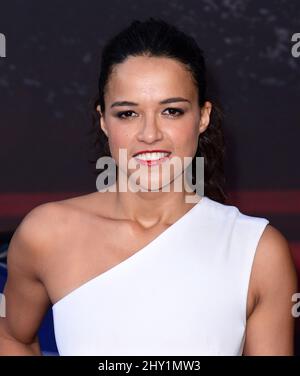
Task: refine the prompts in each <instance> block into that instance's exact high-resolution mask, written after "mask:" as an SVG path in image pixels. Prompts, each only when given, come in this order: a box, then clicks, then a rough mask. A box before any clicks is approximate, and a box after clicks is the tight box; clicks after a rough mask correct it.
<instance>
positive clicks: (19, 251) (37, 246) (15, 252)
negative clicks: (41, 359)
mask: <svg viewBox="0 0 300 376" xmlns="http://www.w3.org/2000/svg"><path fill="white" fill-rule="evenodd" d="M47 211H49V208H48V205H45V204H44V205H41V206H39V207H37V208H35V209H33V210H32V211H31V212H30V213H29V214H27V216H26V217H25V218H24V219H23V221H22V222H21V224H20V225H19V226H18V228H17V230H16V231H15V233H14V235H13V237H12V239H11V241H10V244H9V248H8V258H7V267H8V277H7V281H6V285H5V288H4V295H5V300H6V313H5V318H1V335H2V336H4V337H7V338H12V339H15V340H17V341H19V342H21V343H23V344H28V345H29V344H33V343H36V342H37V331H38V329H39V326H40V324H41V322H42V319H43V316H44V315H45V313H46V311H47V309H48V308H49V305H50V300H49V297H48V295H47V291H46V289H45V286H44V285H43V283H42V280H41V275H42V274H43V265H44V263H43V262H42V260H43V258H44V257H45V250H46V247H47V245H48V243H49V235H48V232H49V229H48V231H47V228H46V227H47V226H46V222H45V219H46V218H47Z"/></svg>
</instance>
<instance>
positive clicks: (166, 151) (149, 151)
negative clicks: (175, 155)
mask: <svg viewBox="0 0 300 376" xmlns="http://www.w3.org/2000/svg"><path fill="white" fill-rule="evenodd" d="M151 153H166V154H168V156H169V155H170V154H171V152H170V151H169V150H164V149H155V150H140V151H138V152H137V153H135V154H133V157H136V156H138V155H139V154H151Z"/></svg>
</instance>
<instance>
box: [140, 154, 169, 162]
mask: <svg viewBox="0 0 300 376" xmlns="http://www.w3.org/2000/svg"><path fill="white" fill-rule="evenodd" d="M168 155H169V153H142V154H138V155H136V156H135V158H138V159H142V160H144V161H146V160H151V161H155V160H157V159H160V158H164V157H167V156H168Z"/></svg>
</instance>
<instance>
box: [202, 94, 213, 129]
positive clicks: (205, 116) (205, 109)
mask: <svg viewBox="0 0 300 376" xmlns="http://www.w3.org/2000/svg"><path fill="white" fill-rule="evenodd" d="M211 110H212V104H211V102H209V101H206V102H204V105H203V106H202V107H201V110H200V111H201V117H200V122H199V134H200V133H203V132H204V131H205V130H206V129H207V127H208V125H209V121H210V113H211Z"/></svg>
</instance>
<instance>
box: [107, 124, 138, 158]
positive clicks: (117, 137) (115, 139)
mask: <svg viewBox="0 0 300 376" xmlns="http://www.w3.org/2000/svg"><path fill="white" fill-rule="evenodd" d="M131 140H132V138H131V136H130V134H129V132H128V131H124V130H121V129H118V130H117V129H112V130H111V132H110V135H109V147H110V151H111V154H112V156H113V157H114V158H116V157H118V153H119V149H128V152H130V144H131V142H132V141H131Z"/></svg>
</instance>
